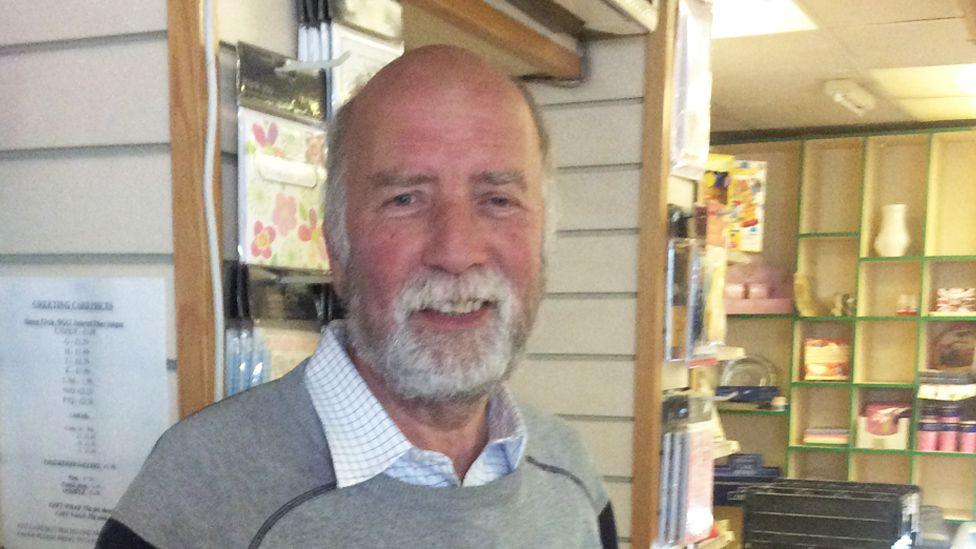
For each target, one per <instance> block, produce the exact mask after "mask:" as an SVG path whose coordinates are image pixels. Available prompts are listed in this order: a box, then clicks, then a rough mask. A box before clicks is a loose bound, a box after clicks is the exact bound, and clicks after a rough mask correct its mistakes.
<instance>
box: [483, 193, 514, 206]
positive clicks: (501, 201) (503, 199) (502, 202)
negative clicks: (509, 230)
mask: <svg viewBox="0 0 976 549" xmlns="http://www.w3.org/2000/svg"><path fill="white" fill-rule="evenodd" d="M488 203H489V204H491V205H492V206H495V207H499V208H505V207H508V206H511V205H512V200H511V199H510V198H508V197H507V196H493V197H491V198H489V199H488Z"/></svg>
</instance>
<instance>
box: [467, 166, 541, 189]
mask: <svg viewBox="0 0 976 549" xmlns="http://www.w3.org/2000/svg"><path fill="white" fill-rule="evenodd" d="M471 181H472V182H474V183H486V184H488V185H496V186H499V185H515V186H516V187H518V188H519V189H521V190H523V191H524V190H525V189H526V187H527V185H526V183H525V174H524V173H522V171H521V170H501V171H489V170H486V171H483V172H478V173H476V174H475V175H474V176H473V177H472V178H471Z"/></svg>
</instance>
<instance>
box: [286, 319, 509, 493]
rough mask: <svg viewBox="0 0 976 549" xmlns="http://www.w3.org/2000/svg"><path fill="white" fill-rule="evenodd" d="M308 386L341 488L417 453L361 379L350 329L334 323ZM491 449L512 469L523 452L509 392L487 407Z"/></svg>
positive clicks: (310, 366) (309, 374)
mask: <svg viewBox="0 0 976 549" xmlns="http://www.w3.org/2000/svg"><path fill="white" fill-rule="evenodd" d="M305 385H306V388H307V390H308V392H309V395H310V396H311V398H312V403H313V405H314V407H315V411H316V413H317V414H318V416H319V420H320V421H321V422H322V427H323V429H324V430H325V436H326V439H327V440H328V443H329V450H330V453H331V455H332V462H333V467H334V468H335V475H336V485H337V486H338V487H339V488H344V487H347V486H353V485H356V484H359V483H361V482H365V481H367V480H369V479H371V478H373V477H375V476H376V475H379V474H381V473H383V472H385V471H386V470H387V469H389V468H390V466H391V465H393V464H394V463H395V462H397V461H398V460H400V459H401V458H402V457H403V456H404V455H406V454H408V452H409V451H410V450H411V449H413V448H414V446H413V445H412V444H411V443H410V441H409V440H407V438H406V437H405V436H404V435H403V433H402V432H401V431H400V429H399V428H398V427H397V426H396V424H395V423H394V422H393V420H392V419H391V418H390V416H389V414H387V412H386V410H385V409H384V408H383V405H382V404H380V402H379V400H377V399H376V397H375V396H374V395H373V393H372V392H371V391H370V390H369V387H368V386H367V385H366V382H365V381H364V380H363V378H362V377H361V376H360V375H359V372H358V371H357V370H356V367H355V365H353V363H352V360H351V359H350V358H349V354H348V353H347V352H346V328H345V323H344V322H342V321H333V322H331V323H330V324H329V325H328V327H327V328H326V329H325V331H324V333H323V335H322V338H321V339H320V341H319V346H318V348H317V349H316V351H315V354H314V355H312V357H311V359H310V360H309V364H308V367H307V368H306V371H305ZM488 439H489V442H488V444H487V445H486V448H487V447H490V446H496V445H501V447H502V448H503V449H504V452H505V455H506V457H507V459H508V463H509V466H510V468H511V470H513V471H514V470H515V468H516V467H517V466H518V465H519V464H520V463H521V460H522V457H523V455H524V453H525V444H526V439H527V437H526V430H525V423H524V420H523V418H522V413H521V412H520V411H519V409H518V405H517V404H516V402H515V399H514V398H513V397H512V395H511V394H510V393H509V391H508V389H506V388H504V387H503V388H502V389H501V390H499V391H497V392H496V393H495V394H494V395H493V396H492V398H491V400H490V401H489V404H488Z"/></svg>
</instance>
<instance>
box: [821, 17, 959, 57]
mask: <svg viewBox="0 0 976 549" xmlns="http://www.w3.org/2000/svg"><path fill="white" fill-rule="evenodd" d="M837 39H838V40H840V42H841V43H842V44H843V45H844V47H846V48H847V49H848V50H849V51H850V52H851V53H852V54H853V55H854V60H855V61H856V62H857V63H858V64H859V65H860V66H861V67H863V68H864V69H878V68H889V67H919V66H924V65H956V64H960V63H976V44H973V43H970V42H969V36H968V34H967V33H966V24H965V23H964V22H963V20H962V19H948V20H942V21H919V22H914V23H891V24H885V25H870V26H864V27H857V28H849V29H844V32H842V33H837Z"/></svg>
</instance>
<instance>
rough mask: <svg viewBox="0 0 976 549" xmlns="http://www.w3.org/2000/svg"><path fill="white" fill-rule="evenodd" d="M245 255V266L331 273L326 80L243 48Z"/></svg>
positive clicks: (241, 220)
mask: <svg viewBox="0 0 976 549" xmlns="http://www.w3.org/2000/svg"><path fill="white" fill-rule="evenodd" d="M237 50H238V72H237V77H238V78H237V91H238V111H237V115H238V134H237V135H238V237H239V239H238V242H239V248H238V252H239V255H240V260H241V262H242V263H246V264H251V265H265V266H271V267H284V268H291V269H303V270H312V271H320V272H324V271H327V270H328V268H329V263H328V256H327V254H326V250H325V239H324V236H323V231H322V219H323V215H322V208H323V201H324V193H325V148H326V143H325V112H326V109H327V104H326V101H325V97H326V87H325V77H324V76H323V74H322V72H321V71H306V72H288V71H284V70H281V69H282V67H284V65H285V62H286V61H288V60H289V59H288V58H286V57H285V56H282V55H279V54H276V53H274V52H270V51H267V50H264V49H261V48H257V47H255V46H251V45H249V44H245V43H239V44H238V47H237Z"/></svg>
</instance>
